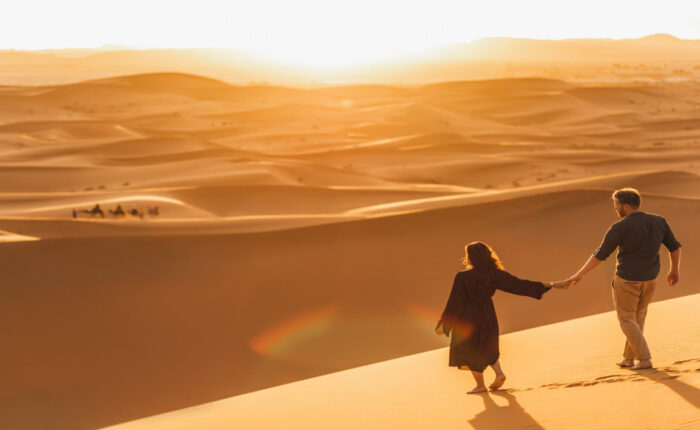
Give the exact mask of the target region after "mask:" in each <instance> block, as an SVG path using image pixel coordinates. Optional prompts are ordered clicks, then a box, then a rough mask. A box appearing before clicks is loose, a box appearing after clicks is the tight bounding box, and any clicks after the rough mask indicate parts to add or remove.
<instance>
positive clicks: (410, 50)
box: [0, 0, 700, 68]
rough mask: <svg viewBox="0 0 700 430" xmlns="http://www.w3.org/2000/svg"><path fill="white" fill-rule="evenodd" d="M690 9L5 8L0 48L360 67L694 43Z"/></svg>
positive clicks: (411, 5)
mask: <svg viewBox="0 0 700 430" xmlns="http://www.w3.org/2000/svg"><path fill="white" fill-rule="evenodd" d="M698 19H700V2H697V0H666V1H664V2H660V1H658V0H635V1H634V2H632V1H615V2H610V1H608V0H587V1H567V2H562V1H560V0H531V1H527V2H524V1H520V0H490V1H485V0H482V1H474V0H432V1H427V0H425V1H424V0H415V1H406V0H352V1H350V0H294V1H290V0H255V1H252V0H251V1H244V0H198V1H177V2H172V1H169V0H122V1H119V2H116V1H114V2H105V1H95V0H64V1H60V2H57V1H49V0H44V1H39V0H4V1H2V14H0V49H62V48H81V47H83V48H84V47H100V46H103V45H120V46H127V47H143V48H231V49H235V50H243V51H246V52H249V53H251V52H252V53H254V54H255V55H257V56H260V57H263V58H265V59H272V60H275V61H278V62H283V63H288V64H293V65H297V66H308V67H333V68H336V67H347V66H363V65H366V64H368V63H374V62H378V61H390V60H393V59H396V58H398V57H402V56H405V55H411V54H416V53H420V52H422V51H425V50H427V49H430V48H432V47H435V46H440V45H447V44H452V43H459V42H469V41H472V40H475V39H478V38H482V37H491V36H510V37H527V38H538V39H562V38H576V37H606V38H632V37H641V36H645V35H649V34H653V33H670V34H674V35H676V36H678V37H681V38H688V39H697V38H700V23H699V22H698Z"/></svg>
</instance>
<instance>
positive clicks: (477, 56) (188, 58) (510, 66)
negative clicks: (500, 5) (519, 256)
mask: <svg viewBox="0 0 700 430" xmlns="http://www.w3.org/2000/svg"><path fill="white" fill-rule="evenodd" d="M698 60H700V41H698V40H683V39H678V38H676V37H674V36H670V35H666V34H656V35H650V36H647V37H642V38H639V39H565V40H534V39H515V38H507V37H492V38H485V39H480V40H476V41H474V42H471V43H459V44H454V45H450V46H445V47H439V48H436V49H433V50H432V51H429V52H424V53H421V54H420V55H413V56H405V57H403V58H400V59H397V60H392V61H389V62H381V63H378V64H372V65H370V66H365V67H355V68H345V69H326V68H322V69H318V70H314V69H313V68H309V67H301V66H292V65H289V64H279V63H275V62H274V61H262V60H261V59H259V58H254V57H252V56H251V55H249V54H246V53H244V52H239V51H234V50H225V49H218V50H217V49H150V50H140V49H139V50H129V49H113V48H108V49H103V50H90V49H85V50H70V49H68V50H56V51H51V50H48V51H32V52H23V51H13V50H9V51H0V83H5V84H10V85H17V84H19V85H45V84H58V83H68V82H76V81H81V80H86V79H100V78H109V77H110V76H113V75H114V74H124V75H126V74H136V73H139V74H143V73H153V72H163V71H180V72H187V73H192V74H198V75H206V76H210V77H213V78H216V79H219V80H223V81H226V82H232V83H237V84H244V85H248V84H253V85H256V84H261V83H262V84H267V83H272V84H275V85H278V84H283V85H294V86H306V87H308V86H318V85H319V84H322V85H327V84H338V83H345V84H360V83H361V84H411V85H414V84H422V83H427V82H442V81H447V80H474V79H495V78H518V77H532V76H540V77H550V78H557V79H564V80H567V81H580V82H593V81H595V82H631V81H664V80H666V79H671V80H689V79H690V80H693V79H695V80H697V79H698V77H700V68H698V67H697V64H698ZM115 83H116V82H115ZM141 83H145V81H141ZM210 84H214V83H213V82H211V83H210ZM199 85H200V83H197V84H196V87H197V88H201V87H200V86H199ZM191 89H192V90H194V89H195V88H191ZM367 89H368V90H370V91H373V90H377V89H379V88H376V87H375V88H372V87H371V86H368V87H367Z"/></svg>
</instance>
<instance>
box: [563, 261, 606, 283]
mask: <svg viewBox="0 0 700 430" xmlns="http://www.w3.org/2000/svg"><path fill="white" fill-rule="evenodd" d="M602 262H603V260H600V259H598V258H597V257H596V256H595V254H594V255H591V256H590V257H588V261H586V264H584V265H583V266H582V267H581V268H580V269H578V272H576V274H575V275H574V276H572V277H570V278H569V279H568V281H571V283H572V284H573V285H576V284H578V282H579V281H580V280H581V279H582V278H583V275H585V274H586V273H588V272H590V271H591V270H593V269H595V268H596V267H598V265H599V264H600V263H602Z"/></svg>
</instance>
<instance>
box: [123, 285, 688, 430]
mask: <svg viewBox="0 0 700 430" xmlns="http://www.w3.org/2000/svg"><path fill="white" fill-rule="evenodd" d="M699 305H700V295H699V294H695V295H692V296H687V297H683V298H679V299H674V300H666V301H663V302H659V303H654V304H652V306H651V307H650V309H649V317H648V320H647V337H648V339H649V341H650V342H652V345H653V350H654V356H655V358H654V361H655V363H656V366H657V367H656V369H651V370H643V371H637V372H635V371H629V370H621V369H619V368H618V367H617V366H615V364H614V363H615V360H616V359H619V356H618V355H619V354H620V350H621V349H622V348H621V347H622V345H623V344H624V337H623V335H622V334H621V333H618V332H617V331H616V329H617V319H616V316H615V314H614V312H608V313H604V314H600V315H594V316H589V317H585V318H581V319H577V320H572V321H567V322H563V323H558V324H553V325H548V326H544V327H538V328H534V329H530V330H524V331H521V332H515V333H511V334H507V335H505V336H502V337H501V345H502V346H501V350H502V357H501V361H502V363H503V366H504V370H505V372H506V373H507V375H508V380H507V381H506V385H505V386H504V389H503V390H501V391H496V392H492V393H489V394H483V395H476V396H469V395H467V394H466V391H467V390H468V389H469V388H471V387H470V385H469V384H472V383H473V381H470V380H469V377H468V375H466V374H465V373H466V372H460V371H457V370H455V369H454V368H448V367H447V349H446V348H443V349H439V350H435V351H430V352H425V353H421V354H416V355H411V356H407V357H403V358H398V359H394V360H389V361H384V362H381V363H376V364H372V365H369V366H363V367H358V368H355V369H350V370H346V371H343V372H338V373H334V374H330V375H326V376H322V377H318V378H312V379H308V380H305V381H299V382H295V383H291V384H287V385H283V386H279V387H274V388H270V389H267V390H261V391H257V392H254V393H249V394H245V395H242V396H236V397H232V398H229V399H224V400H219V401H216V402H211V403H207V404H203V405H198V406H194V407H191V408H186V409H182V410H179V411H173V412H170V413H166V414H162V415H156V416H153V417H149V418H144V419H141V420H136V421H133V422H129V423H125V424H122V425H116V426H112V427H109V428H110V429H187V428H195V427H206V428H211V429H219V428H221V429H224V428H231V427H235V428H237V429H242V430H243V429H259V428H280V427H284V428H289V429H306V428H320V427H323V428H329V429H350V428H367V429H384V428H401V429H424V428H464V427H465V422H466V423H467V428H473V429H480V430H484V429H500V428H570V429H589V428H598V429H619V428H624V427H626V426H628V425H630V423H637V424H640V425H641V423H639V421H637V420H638V419H639V417H640V416H643V417H644V423H643V425H644V426H646V427H649V428H658V429H672V428H693V427H695V426H697V425H699V424H700V417H698V414H697V409H698V408H699V407H700V369H699V368H698V366H699V365H700V349H698V347H697V345H696V344H695V343H692V342H687V341H686V339H690V338H697V337H698V336H700V323H699V322H698V319H697V318H694V317H693V315H694V309H695V308H697V306H699ZM678 326H683V327H684V330H682V331H679V330H677V329H676V328H677V327H678ZM489 376H490V375H489ZM270 408H273V409H274V410H275V413H274V414H271V413H269V409H270ZM357 411H362V413H361V414H358V413H357ZM635 425H636V424H635Z"/></svg>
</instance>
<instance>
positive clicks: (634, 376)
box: [518, 358, 700, 391]
mask: <svg viewBox="0 0 700 430" xmlns="http://www.w3.org/2000/svg"><path fill="white" fill-rule="evenodd" d="M694 362H700V359H697V358H694V359H688V360H681V361H676V362H675V363H673V364H674V365H679V364H686V363H694ZM642 372H645V373H663V374H667V376H664V377H662V378H659V379H677V378H679V377H680V376H681V375H682V374H686V373H698V372H700V368H698V369H679V368H678V367H676V366H664V367H658V368H656V369H648V370H643V371H642ZM652 381H653V379H649V378H644V377H641V376H640V375H639V373H638V372H633V373H630V374H613V375H605V376H599V377H597V378H595V379H594V380H592V381H576V382H561V383H552V384H544V385H540V387H541V388H548V389H550V390H555V389H558V388H573V387H589V386H592V385H598V384H610V383H615V382H652ZM518 391H523V390H518Z"/></svg>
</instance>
